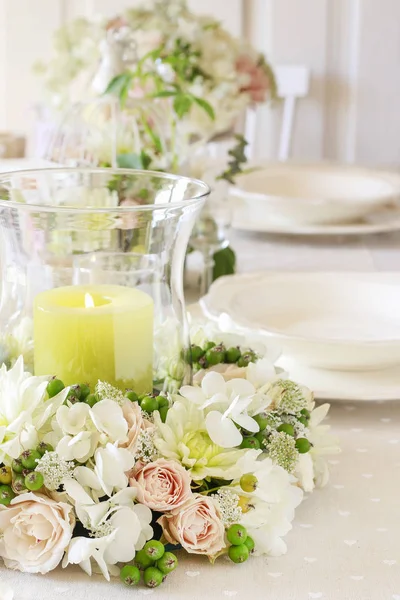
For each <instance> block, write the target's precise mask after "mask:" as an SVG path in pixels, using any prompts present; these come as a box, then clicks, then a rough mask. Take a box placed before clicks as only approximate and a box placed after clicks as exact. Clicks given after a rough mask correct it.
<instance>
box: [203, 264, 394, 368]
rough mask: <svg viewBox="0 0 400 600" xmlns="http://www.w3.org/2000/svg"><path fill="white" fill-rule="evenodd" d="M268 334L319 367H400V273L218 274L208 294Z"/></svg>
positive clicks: (210, 302) (208, 299)
mask: <svg viewBox="0 0 400 600" xmlns="http://www.w3.org/2000/svg"><path fill="white" fill-rule="evenodd" d="M200 303H201V306H202V308H203V311H204V312H205V313H206V314H207V315H208V316H209V317H210V318H214V319H216V318H218V317H219V315H221V313H226V314H228V315H229V317H230V318H231V319H232V320H233V322H234V323H235V324H237V325H239V326H241V327H245V328H248V329H254V330H257V331H260V332H262V333H266V334H268V336H269V338H270V339H271V341H273V342H275V343H277V344H279V345H280V346H281V348H282V351H283V355H284V356H285V357H290V358H292V359H294V360H296V361H297V362H298V363H299V364H303V365H307V366H308V367H312V368H318V369H331V370H339V371H342V370H346V371H355V370H359V371H363V370H366V369H374V370H379V369H384V368H388V367H394V366H395V365H399V366H400V311H399V306H400V273H351V272H346V273H302V272H299V273H255V274H247V275H231V276H228V277H221V278H219V279H218V280H217V281H215V282H214V283H213V284H212V286H211V288H210V290H209V293H208V294H207V296H205V297H204V298H202V299H201V300H200Z"/></svg>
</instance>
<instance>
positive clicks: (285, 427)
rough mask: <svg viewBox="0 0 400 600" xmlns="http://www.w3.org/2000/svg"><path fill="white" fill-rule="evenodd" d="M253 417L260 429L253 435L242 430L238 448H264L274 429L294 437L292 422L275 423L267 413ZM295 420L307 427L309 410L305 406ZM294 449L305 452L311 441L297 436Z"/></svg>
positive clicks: (274, 419)
mask: <svg viewBox="0 0 400 600" xmlns="http://www.w3.org/2000/svg"><path fill="white" fill-rule="evenodd" d="M253 418H254V420H255V421H256V422H257V423H258V425H259V427H260V431H259V432H258V433H256V434H254V435H248V432H246V431H242V433H243V435H244V437H243V441H242V443H241V445H240V448H252V449H254V450H260V448H261V449H262V450H263V449H264V450H265V449H266V448H267V446H268V442H269V439H270V436H271V434H272V433H273V432H274V431H277V432H278V433H281V432H283V433H286V435H289V436H291V437H294V438H296V428H295V425H293V424H292V423H285V422H284V423H280V425H277V423H276V418H275V416H274V415H268V413H261V414H259V415H256V416H255V417H253ZM297 420H298V422H299V423H301V425H303V426H304V427H307V426H308V423H309V420H310V411H308V410H307V409H305V408H304V409H302V410H301V412H300V413H299V415H298V416H297ZM296 449H297V451H298V452H299V453H300V454H306V453H307V452H309V451H310V449H311V443H310V442H309V440H308V439H307V438H305V437H297V438H296Z"/></svg>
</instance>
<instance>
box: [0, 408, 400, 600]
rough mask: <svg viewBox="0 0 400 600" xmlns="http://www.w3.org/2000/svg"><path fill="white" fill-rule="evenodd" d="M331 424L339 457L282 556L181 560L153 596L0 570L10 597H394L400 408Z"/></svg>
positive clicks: (67, 574)
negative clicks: (236, 561)
mask: <svg viewBox="0 0 400 600" xmlns="http://www.w3.org/2000/svg"><path fill="white" fill-rule="evenodd" d="M329 422H330V424H331V426H332V429H333V432H334V433H335V434H336V435H338V436H339V437H340V440H341V447H342V454H340V455H338V456H335V457H333V458H332V460H330V468H331V481H330V483H329V485H328V486H327V487H326V488H324V489H323V490H318V491H316V492H315V493H314V494H313V495H312V496H310V497H309V498H307V499H306V500H305V501H304V503H303V504H302V505H301V506H300V507H299V508H298V510H297V514H296V519H295V521H294V523H293V530H292V531H291V532H290V533H289V534H288V536H287V537H286V541H287V544H288V553H287V554H286V555H285V556H283V557H280V558H273V559H272V558H253V559H251V560H250V561H249V562H248V563H245V564H244V565H233V564H231V563H229V562H228V561H226V560H225V559H220V560H219V561H217V563H216V565H214V566H213V567H212V566H211V565H209V564H208V562H207V561H206V560H205V559H201V558H197V557H183V558H182V560H181V563H180V567H179V569H178V571H177V572H176V573H174V574H173V575H172V576H170V577H169V578H168V580H167V581H166V583H165V584H164V585H163V586H162V587H161V588H159V589H157V590H148V589H143V588H142V589H137V590H136V589H135V590H132V589H126V588H124V587H123V586H122V585H120V584H119V583H118V582H115V583H113V584H107V583H106V582H105V581H103V580H102V579H101V578H100V577H97V576H96V577H94V578H92V579H89V578H87V577H86V575H84V574H83V573H82V572H81V571H80V570H79V569H72V570H70V569H67V570H65V571H63V570H62V569H60V570H57V571H55V572H53V573H50V574H49V575H48V576H46V577H40V576H33V575H26V574H21V573H16V572H10V571H7V570H5V569H4V567H0V599H1V600H3V599H2V590H4V589H5V584H8V585H9V586H11V587H12V589H13V590H14V594H15V595H14V598H15V600H124V599H128V598H141V597H144V596H151V597H152V598H154V600H180V599H182V600H183V599H185V600H188V599H190V600H214V599H221V600H223V599H224V598H225V599H226V598H235V599H236V600H277V599H279V600H317V599H321V600H400V403H356V402H354V403H352V404H345V403H344V404H343V403H336V404H334V405H333V406H332V409H331V413H330V417H329Z"/></svg>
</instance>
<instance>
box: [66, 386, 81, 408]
mask: <svg viewBox="0 0 400 600" xmlns="http://www.w3.org/2000/svg"><path fill="white" fill-rule="evenodd" d="M80 399H81V386H80V385H79V384H77V383H75V384H74V385H71V386H70V388H69V391H68V394H67V400H68V401H69V402H71V404H76V403H77V402H79V401H80Z"/></svg>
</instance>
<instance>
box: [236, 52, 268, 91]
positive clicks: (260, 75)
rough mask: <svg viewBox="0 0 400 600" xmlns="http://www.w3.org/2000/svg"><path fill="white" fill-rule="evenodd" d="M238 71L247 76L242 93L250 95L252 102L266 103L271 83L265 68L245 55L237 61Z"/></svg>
mask: <svg viewBox="0 0 400 600" xmlns="http://www.w3.org/2000/svg"><path fill="white" fill-rule="evenodd" d="M236 71H237V72H238V73H239V75H244V76H245V81H246V83H244V84H243V86H242V87H241V89H240V91H241V92H244V93H246V94H249V96H250V98H251V100H252V102H264V101H265V100H266V96H267V91H268V90H269V88H270V81H269V77H268V75H267V73H266V72H265V69H264V68H263V66H262V65H259V64H257V63H256V62H255V61H254V60H253V58H251V57H250V56H247V55H243V56H240V57H239V58H238V59H237V61H236Z"/></svg>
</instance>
